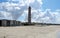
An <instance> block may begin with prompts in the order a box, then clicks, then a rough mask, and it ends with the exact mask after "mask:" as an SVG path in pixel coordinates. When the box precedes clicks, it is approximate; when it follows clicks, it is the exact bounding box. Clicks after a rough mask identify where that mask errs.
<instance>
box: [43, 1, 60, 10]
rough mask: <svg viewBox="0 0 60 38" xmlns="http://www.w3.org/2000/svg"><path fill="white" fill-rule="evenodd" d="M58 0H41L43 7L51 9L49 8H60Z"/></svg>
mask: <svg viewBox="0 0 60 38" xmlns="http://www.w3.org/2000/svg"><path fill="white" fill-rule="evenodd" d="M59 4H60V0H43V6H42V8H43V9H47V8H49V9H51V10H53V11H54V10H56V9H60V5H59Z"/></svg>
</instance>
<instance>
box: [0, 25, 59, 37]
mask: <svg viewBox="0 0 60 38" xmlns="http://www.w3.org/2000/svg"><path fill="white" fill-rule="evenodd" d="M59 35H60V26H19V27H18V26H17V27H0V38H59V37H60V36H59Z"/></svg>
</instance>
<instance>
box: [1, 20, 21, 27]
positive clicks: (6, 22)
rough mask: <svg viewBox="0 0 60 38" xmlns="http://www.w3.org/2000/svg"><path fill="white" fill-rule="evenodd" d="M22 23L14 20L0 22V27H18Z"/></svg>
mask: <svg viewBox="0 0 60 38" xmlns="http://www.w3.org/2000/svg"><path fill="white" fill-rule="evenodd" d="M20 25H22V23H21V22H20V21H16V20H6V19H3V20H0V26H20Z"/></svg>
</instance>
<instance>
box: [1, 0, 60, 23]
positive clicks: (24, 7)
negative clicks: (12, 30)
mask: <svg viewBox="0 0 60 38" xmlns="http://www.w3.org/2000/svg"><path fill="white" fill-rule="evenodd" d="M42 4H43V1H42V0H8V2H2V3H0V19H14V20H20V21H21V20H22V21H28V20H27V19H28V17H27V16H28V15H27V14H28V6H31V7H32V22H44V23H59V22H60V9H57V10H55V11H51V9H46V10H44V11H43V10H41V6H42ZM38 6H39V7H38ZM48 14H49V15H48ZM22 17H23V18H22Z"/></svg>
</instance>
